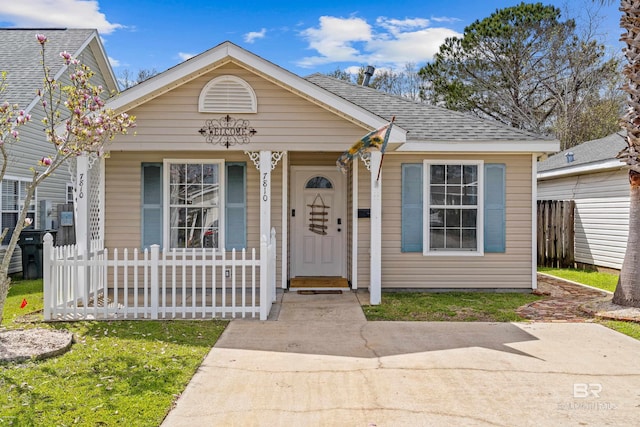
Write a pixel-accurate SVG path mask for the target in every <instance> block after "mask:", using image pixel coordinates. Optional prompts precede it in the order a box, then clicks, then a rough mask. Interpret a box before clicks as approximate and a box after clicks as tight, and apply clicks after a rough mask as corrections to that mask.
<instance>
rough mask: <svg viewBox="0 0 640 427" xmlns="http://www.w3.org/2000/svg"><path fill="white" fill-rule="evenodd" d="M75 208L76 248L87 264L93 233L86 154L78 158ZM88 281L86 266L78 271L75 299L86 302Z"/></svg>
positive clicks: (87, 157) (87, 158)
mask: <svg viewBox="0 0 640 427" xmlns="http://www.w3.org/2000/svg"><path fill="white" fill-rule="evenodd" d="M75 208H76V209H75V211H76V212H75V213H76V246H77V247H78V255H80V256H81V257H82V259H83V260H85V262H86V261H88V259H89V253H90V252H91V237H90V236H91V233H90V232H89V208H90V207H89V156H87V155H85V154H83V155H80V156H78V157H77V158H76V186H75ZM88 280H89V271H88V266H87V265H86V264H85V266H84V267H80V268H79V270H78V283H77V284H76V289H75V292H76V294H75V298H82V299H83V300H84V301H85V302H86V300H85V298H87V297H88V295H87V292H86V289H87V287H88Z"/></svg>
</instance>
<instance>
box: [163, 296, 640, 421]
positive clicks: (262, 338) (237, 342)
mask: <svg viewBox="0 0 640 427" xmlns="http://www.w3.org/2000/svg"><path fill="white" fill-rule="evenodd" d="M638 420H640V342H639V341H637V340H634V339H632V338H629V337H627V336H625V335H622V334H619V333H617V332H614V331H612V330H610V329H607V328H605V327H603V326H601V325H598V324H594V323H450V322H367V321H366V320H365V318H364V315H363V313H362V310H361V308H360V304H359V303H358V300H357V298H356V295H355V294H354V293H351V292H348V293H345V294H342V295H299V294H296V293H286V294H284V296H283V299H282V304H281V310H280V313H279V315H278V318H277V321H266V322H259V321H248V320H236V321H233V322H231V324H230V325H229V327H228V328H227V329H226V330H225V332H224V333H223V335H222V336H221V338H220V339H219V340H218V342H217V343H216V345H215V347H214V348H213V349H212V350H211V352H210V353H209V355H208V356H207V357H206V359H205V360H204V362H203V364H202V365H201V367H200V369H199V370H198V372H197V373H196V375H195V376H194V377H193V379H192V381H191V383H190V384H189V385H188V387H187V389H186V390H185V392H184V393H183V395H182V396H181V397H180V399H179V400H178V402H177V405H176V407H175V408H174V409H173V410H172V411H171V413H170V414H169V415H168V416H167V418H166V419H165V422H164V424H163V426H189V427H196V426H215V425H220V426H234V425H237V426H316V425H322V426H325V425H326V426H364V427H370V426H573V425H576V426H578V425H579V426H605V425H611V426H631V425H638V422H639V421H638Z"/></svg>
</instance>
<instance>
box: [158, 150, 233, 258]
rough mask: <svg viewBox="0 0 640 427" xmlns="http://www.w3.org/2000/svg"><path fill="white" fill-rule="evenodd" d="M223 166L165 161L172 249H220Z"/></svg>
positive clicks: (218, 163) (167, 216)
mask: <svg viewBox="0 0 640 427" xmlns="http://www.w3.org/2000/svg"><path fill="white" fill-rule="evenodd" d="M222 166H223V162H222V161H210V162H202V161H197V162H195V161H193V162H192V161H165V168H164V169H165V171H167V172H166V173H167V174H168V177H167V179H166V180H165V183H166V188H165V191H166V194H167V196H168V197H167V200H168V201H169V203H168V206H167V207H166V209H168V213H167V215H166V216H165V218H166V220H167V222H168V226H167V229H168V238H169V247H170V248H219V247H220V246H219V245H220V243H221V241H222V236H221V231H222V230H224V228H223V224H222V222H223V217H222V212H223V206H222V201H223V200H224V195H223V194H222V188H223V186H222V183H223V173H222V171H223V167H222Z"/></svg>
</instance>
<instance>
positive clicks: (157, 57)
mask: <svg viewBox="0 0 640 427" xmlns="http://www.w3.org/2000/svg"><path fill="white" fill-rule="evenodd" d="M519 3H520V1H507V0H473V1H470V0H458V1H455V2H454V1H445V0H439V1H437V0H418V1H414V0H409V1H396V2H394V1H389V0H387V1H384V2H382V1H375V0H369V1H335V0H323V1H315V2H300V1H284V0H275V1H252V0H244V1H234V0H226V1H211V0H201V1H196V0H193V1H177V0H171V1H165V0H153V1H150V0H149V1H146V0H140V1H136V0H129V1H121V0H92V1H87V0H28V1H27V2H22V1H21V2H19V1H3V2H0V26H2V27H29V28H41V27H42V28H46V27H90V28H97V29H98V30H99V32H100V34H101V35H102V39H103V42H104V46H105V49H106V51H107V54H108V56H109V58H110V60H111V63H112V65H113V67H114V71H115V73H116V75H120V74H121V72H122V70H124V69H128V70H129V71H131V72H132V73H134V74H135V73H137V71H138V70H140V69H156V70H157V71H163V70H165V69H167V68H170V67H172V66H174V65H176V64H178V63H180V62H182V61H183V60H185V59H187V58H189V57H191V56H193V55H195V54H198V53H201V52H204V51H205V50H207V49H209V48H211V47H214V46H216V45H218V44H220V43H222V42H223V41H226V40H229V41H231V42H233V43H236V44H238V45H240V46H242V47H243V48H246V49H247V50H250V51H252V52H253V53H255V54H257V55H260V56H261V57H263V58H265V59H267V60H269V61H271V62H273V63H275V64H277V65H279V66H281V67H283V68H285V69H287V70H289V71H292V72H294V73H296V74H299V75H301V76H306V75H308V74H312V73H314V72H330V71H333V70H335V69H337V68H340V69H349V68H350V67H353V69H356V68H358V67H359V66H362V65H367V64H371V65H374V66H375V67H377V68H378V69H380V68H396V69H397V68H401V67H403V66H404V64H406V63H408V62H412V63H415V64H416V65H417V66H418V67H419V66H421V65H423V64H424V63H425V62H426V61H428V60H430V59H431V57H432V55H433V54H434V53H435V52H437V49H438V47H439V46H440V44H441V43H442V41H443V40H444V38H446V37H449V36H455V35H459V34H461V33H462V31H463V30H464V28H465V26H467V25H469V24H471V23H472V22H473V21H475V20H476V19H482V18H484V17H487V16H489V15H490V14H491V13H492V12H494V11H495V10H496V9H500V8H504V7H508V6H513V5H516V4H519ZM544 3H545V4H553V5H555V6H556V7H559V8H561V9H562V10H563V11H564V10H565V8H567V7H568V8H569V13H570V14H571V16H572V17H577V20H578V22H583V21H582V20H583V19H584V17H585V16H586V15H585V14H586V13H587V12H588V11H589V10H591V11H592V12H594V13H595V12H597V13H598V14H599V16H600V20H599V28H598V33H599V35H600V36H601V37H602V39H601V40H602V42H603V43H605V44H607V45H608V46H609V47H610V48H611V51H614V50H615V51H618V52H619V51H620V50H621V48H622V44H621V43H620V42H618V38H619V35H620V33H621V30H620V28H619V20H620V12H618V4H619V2H616V1H613V2H611V3H612V4H610V5H606V6H602V7H601V6H600V2H599V1H598V0H594V1H592V0H550V1H546V2H544ZM598 9H599V10H598ZM563 16H567V15H565V13H564V12H563ZM45 34H46V31H45Z"/></svg>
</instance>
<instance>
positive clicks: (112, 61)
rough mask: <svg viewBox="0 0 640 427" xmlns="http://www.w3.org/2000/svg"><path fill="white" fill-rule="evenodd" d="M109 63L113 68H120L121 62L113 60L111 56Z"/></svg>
mask: <svg viewBox="0 0 640 427" xmlns="http://www.w3.org/2000/svg"><path fill="white" fill-rule="evenodd" d="M109 63H110V64H111V66H112V67H119V66H120V61H118V60H117V59H115V58H112V57H110V56H109Z"/></svg>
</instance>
